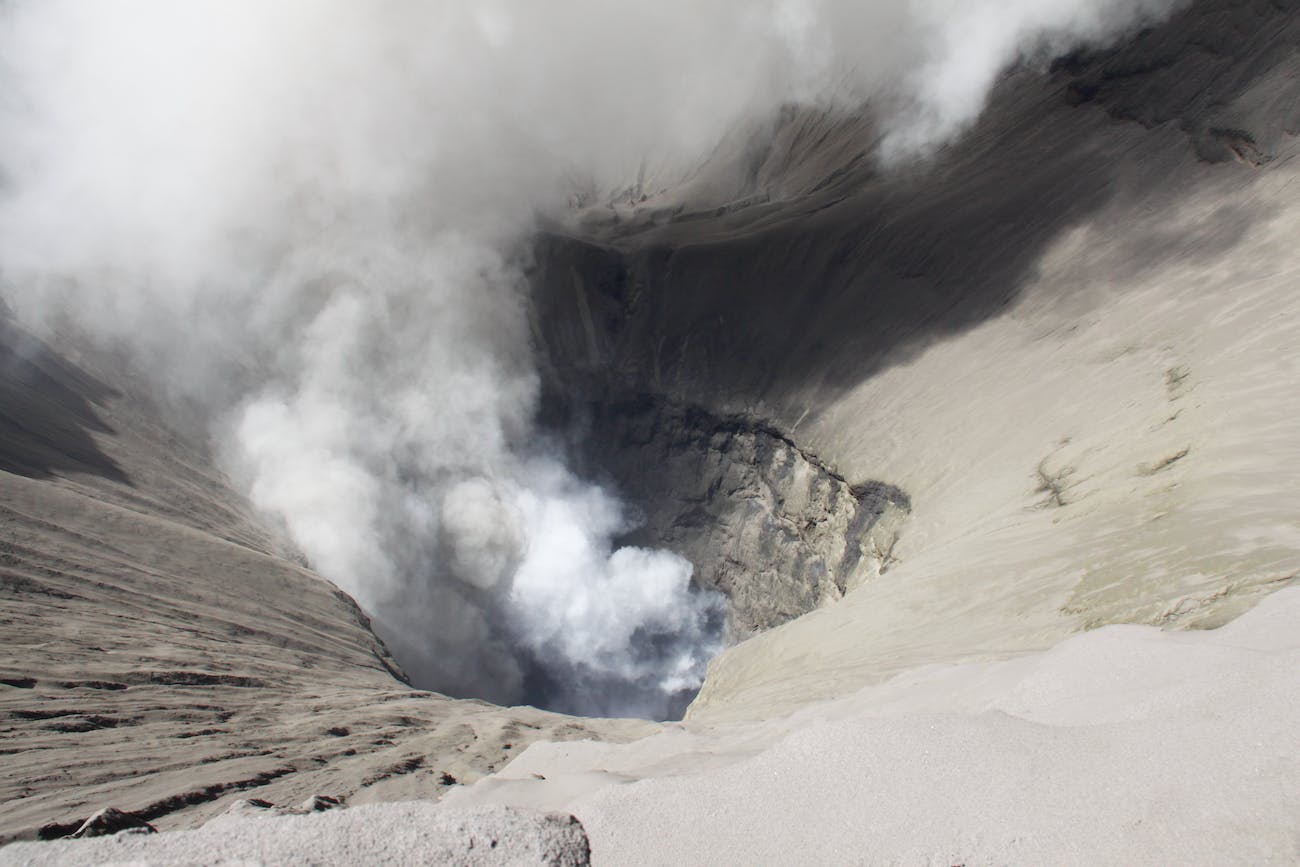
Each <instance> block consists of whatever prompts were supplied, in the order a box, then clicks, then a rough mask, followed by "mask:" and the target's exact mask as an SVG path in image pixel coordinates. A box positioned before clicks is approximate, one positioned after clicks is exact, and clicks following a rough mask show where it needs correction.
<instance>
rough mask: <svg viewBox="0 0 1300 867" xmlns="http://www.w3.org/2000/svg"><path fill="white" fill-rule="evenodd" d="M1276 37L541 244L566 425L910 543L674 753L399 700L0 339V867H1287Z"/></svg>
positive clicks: (1101, 58) (1292, 833)
mask: <svg viewBox="0 0 1300 867" xmlns="http://www.w3.org/2000/svg"><path fill="white" fill-rule="evenodd" d="M1296 12H1297V4H1295V3H1276V2H1272V3H1271V2H1263V0H1257V2H1241V3H1212V2H1200V3H1195V4H1192V5H1191V6H1190V7H1189V8H1188V9H1187V11H1186V12H1184V13H1182V14H1180V15H1178V16H1175V17H1174V18H1173V19H1172V20H1171V21H1170V22H1168V23H1167V24H1165V25H1162V26H1160V27H1158V28H1155V29H1153V30H1152V31H1150V32H1148V33H1146V34H1144V35H1142V36H1140V37H1138V38H1136V39H1135V40H1133V41H1132V42H1131V43H1130V44H1128V45H1126V46H1124V47H1122V48H1119V49H1116V50H1113V51H1108V52H1104V53H1101V54H1099V55H1096V56H1080V57H1077V58H1073V59H1071V61H1069V62H1066V63H1062V64H1058V65H1057V67H1056V68H1055V69H1054V70H1052V71H1051V72H1050V73H1043V72H1042V71H1040V70H1031V69H1024V70H1018V71H1015V72H1013V73H1012V74H1010V75H1009V76H1008V77H1007V78H1006V79H1005V80H1004V81H1003V82H1002V84H1001V85H1000V86H999V88H998V92H997V93H996V94H995V97H994V101H993V104H992V105H991V106H990V108H989V110H988V111H987V112H986V114H985V116H984V118H983V119H982V120H981V122H980V124H979V126H978V127H977V128H976V129H974V130H972V131H971V132H970V133H969V134H968V135H967V136H965V137H964V138H963V139H962V140H961V141H960V142H958V143H956V144H954V145H952V146H950V147H948V148H946V149H945V150H944V151H942V152H941V153H939V154H937V155H936V156H935V157H934V158H933V160H932V161H931V162H930V163H929V164H927V165H926V166H925V167H921V168H909V169H904V170H899V171H895V172H890V173H882V172H881V170H880V169H879V168H878V167H876V166H875V165H874V164H873V163H872V161H871V160H869V159H864V158H860V157H859V156H858V154H860V153H861V152H862V151H864V150H865V149H867V148H869V147H870V145H871V143H872V142H873V135H874V132H873V129H872V126H871V123H870V120H869V119H864V118H834V117H826V116H824V115H819V114H815V113H811V112H803V113H791V114H790V115H789V116H788V117H787V118H785V121H784V123H783V125H782V126H780V127H779V128H778V129H777V130H776V132H775V133H774V134H773V135H772V139H771V147H770V149H769V152H768V153H767V154H766V155H764V156H763V159H761V160H758V162H757V163H756V164H757V165H758V168H757V169H756V170H754V171H751V172H749V173H748V174H744V176H743V177H739V178H738V177H735V176H732V175H728V174H726V173H725V172H723V171H722V170H721V169H719V170H718V171H717V172H715V173H714V174H708V173H705V174H704V175H701V178H700V180H699V183H698V185H697V186H696V187H693V188H688V189H684V190H671V191H663V192H660V193H657V194H656V195H654V196H651V197H650V198H649V199H648V200H647V201H646V202H644V203H638V204H637V205H636V206H635V207H633V206H630V205H629V206H620V207H619V208H618V209H614V210H610V209H595V210H593V212H592V213H590V214H588V215H586V216H585V221H584V222H583V223H582V226H583V228H582V229H581V230H574V229H567V230H565V231H560V230H559V229H557V230H556V232H555V234H554V236H553V237H551V238H549V239H547V240H544V241H543V250H542V253H541V256H540V265H541V267H540V272H539V276H538V284H539V286H538V290H539V300H538V306H539V311H540V315H541V317H542V319H541V321H540V323H539V325H540V331H541V333H542V335H543V338H544V341H545V349H546V350H547V352H548V353H549V355H550V358H551V361H552V366H553V368H554V371H553V375H554V377H555V378H556V379H557V381H559V382H562V383H565V384H566V385H570V386H572V387H574V388H579V387H581V388H586V389H593V390H597V391H599V390H602V389H604V390H608V391H612V392H619V391H646V392H650V393H654V394H659V395H663V396H664V397H666V398H669V399H671V400H674V401H678V402H680V403H683V404H695V405H701V406H704V407H707V408H709V409H710V410H712V411H715V412H718V413H729V414H737V415H743V416H747V417H751V418H757V419H762V420H764V421H765V422H766V423H769V424H771V425H772V426H773V427H774V428H776V429H778V430H780V431H782V432H783V433H784V434H785V435H786V436H788V437H790V438H791V440H792V441H794V442H796V443H797V444H798V445H799V446H800V447H801V448H802V449H805V450H806V451H807V452H808V453H809V454H813V455H816V456H817V457H818V458H819V459H820V460H821V461H823V462H824V463H825V464H826V465H828V466H831V467H834V468H836V469H837V470H838V471H839V472H840V473H842V474H843V475H844V477H845V478H846V479H847V480H848V481H849V482H851V483H859V482H865V481H868V480H883V481H885V482H888V483H890V484H893V485H896V486H897V487H898V488H900V489H901V490H903V491H905V492H906V493H907V494H908V496H909V498H910V500H911V504H912V515H911V518H910V520H909V522H908V523H907V524H906V525H904V526H903V528H902V530H901V535H900V537H899V540H898V543H897V545H896V546H895V548H894V550H893V551H892V552H891V556H890V557H889V558H887V560H888V562H884V563H883V564H882V565H883V567H884V568H882V570H880V571H879V572H878V574H874V575H872V576H870V577H869V578H868V580H866V581H865V583H863V584H862V585H861V586H860V587H858V588H856V589H854V590H852V591H851V592H849V593H848V594H847V595H846V596H845V598H844V599H843V600H841V601H839V602H836V603H834V604H831V605H828V606H827V607H824V608H821V609H819V610H817V611H814V612H812V613H811V614H808V615H805V616H804V617H801V618H799V619H798V620H795V621H793V622H790V623H788V624H786V625H784V626H781V627H779V628H776V629H773V630H771V631H769V632H766V633H763V634H761V635H758V636H756V637H754V638H752V639H750V640H748V641H745V642H744V643H742V644H739V645H737V646H735V647H733V648H731V649H729V650H728V651H726V652H725V653H724V654H723V655H722V656H721V657H719V658H718V659H717V660H715V661H714V663H713V664H712V666H711V668H710V673H709V678H708V680H707V681H706V683H705V686H704V689H703V691H702V693H701V695H700V697H699V698H698V699H697V700H696V702H695V704H694V705H693V706H692V708H691V711H690V713H689V715H688V719H687V721H686V722H684V723H681V724H664V725H653V724H649V723H640V722H631V721H625V722H617V721H597V720H574V719H568V718H564V717H559V716H556V715H553V714H546V713H542V712H540V711H535V710H532V709H517V708H516V709H502V708H495V707H491V706H489V705H486V704H483V703H479V702H467V701H453V700H450V699H446V698H444V697H441V696H436V695H432V694H428V693H421V692H417V691H413V690H411V689H410V688H408V687H407V686H405V685H404V684H403V683H402V682H401V681H400V680H399V679H398V677H397V675H396V674H395V671H396V667H395V663H394V662H393V661H392V660H391V659H389V658H388V655H387V653H386V651H385V650H384V649H383V647H382V645H381V644H380V643H379V642H378V641H377V640H376V639H375V638H374V637H373V635H372V634H371V633H370V631H369V629H368V628H367V625H366V623H365V621H364V618H363V617H362V615H361V614H360V612H358V611H357V609H356V607H355V606H354V605H353V604H351V602H350V601H349V600H348V599H347V598H346V597H345V596H343V595H342V594H340V593H339V592H338V591H336V590H334V589H333V588H332V587H331V586H330V585H328V584H327V583H326V582H324V581H323V580H321V579H320V578H319V577H317V576H315V575H314V574H312V573H311V572H310V571H308V570H306V569H304V568H301V567H300V566H298V565H296V564H295V562H294V561H293V559H292V555H291V553H290V552H287V551H285V550H284V549H283V548H282V547H281V546H280V545H279V543H277V542H276V541H275V540H274V539H273V538H272V537H271V536H270V535H268V534H267V533H266V532H264V531H262V530H260V529H259V527H258V522H257V520H256V518H255V517H253V516H251V515H250V514H249V512H248V510H247V507H246V506H245V505H244V504H243V502H242V501H241V500H240V499H239V498H238V497H237V496H235V495H234V494H232V493H231V492H230V490H229V488H228V487H227V484H226V483H225V482H224V480H222V479H221V478H220V476H219V475H218V474H216V473H215V472H213V471H212V470H211V468H210V467H211V464H210V461H209V460H208V459H207V458H206V457H205V456H204V455H203V453H202V451H201V450H197V449H194V448H193V447H192V446H191V445H189V444H187V441H186V439H185V438H182V437H178V436H176V435H173V434H171V433H168V431H167V430H166V429H165V427H164V426H163V425H161V424H160V423H159V422H158V415H157V413H155V412H154V411H153V410H152V409H151V408H150V405H149V403H148V402H147V401H146V400H145V399H144V398H143V397H141V396H140V395H138V394H133V393H132V392H131V387H130V382H129V381H127V380H123V379H121V374H120V372H114V370H113V368H112V366H111V365H105V364H101V363H100V362H99V361H92V360H90V359H86V358H82V357H80V356H77V355H76V353H75V352H74V351H73V348H72V347H73V346H74V345H75V344H74V343H73V342H71V341H68V343H67V345H63V344H60V346H58V347H57V349H55V348H51V347H47V346H44V345H40V344H36V343H33V342H32V339H30V338H27V337H23V336H22V335H21V334H20V333H19V332H18V331H17V330H16V327H15V326H12V325H8V324H6V325H5V326H4V328H5V333H4V335H3V336H4V341H3V342H4V344H5V346H7V347H9V357H7V358H6V359H5V360H4V364H3V368H2V372H3V377H2V380H3V389H4V392H3V395H4V398H5V399H4V403H3V404H2V405H0V418H2V419H3V425H0V461H2V462H0V467H3V469H4V470H5V472H3V473H0V507H2V511H0V516H2V520H3V522H4V532H3V535H2V536H0V545H3V546H4V547H3V560H0V581H3V588H4V590H3V592H4V594H5V604H4V609H3V615H2V616H3V622H2V623H0V628H2V629H3V634H4V639H5V640H4V643H3V646H2V647H0V669H2V671H0V678H2V679H3V680H4V682H5V684H7V685H5V686H0V714H3V716H2V717H0V719H2V722H0V726H2V728H0V741H2V743H0V749H2V750H3V751H4V752H5V756H4V759H5V774H4V775H3V779H0V801H2V802H3V805H2V806H0V833H3V834H4V835H6V836H7V837H9V838H14V837H20V836H32V835H34V834H35V833H36V831H37V830H38V829H39V828H40V827H41V826H42V825H44V824H46V823H49V822H58V823H68V824H70V823H75V822H78V821H79V820H81V819H84V818H85V817H86V816H88V815H89V814H90V813H92V812H93V811H95V810H96V809H98V808H100V807H103V806H107V805H110V804H111V805H113V806H117V807H119V808H121V809H125V810H132V811H137V812H141V813H142V814H143V815H145V816H146V817H148V818H149V819H150V820H151V821H153V822H155V824H157V825H158V826H159V827H160V828H163V829H166V828H180V827H194V826H196V825H198V824H200V823H202V822H203V821H205V820H207V819H208V818H210V817H212V816H214V815H216V814H218V813H221V812H222V811H224V810H226V809H227V808H229V806H230V805H231V804H232V803H233V802H234V801H235V800H236V799H239V798H249V797H257V798H263V799H265V800H267V801H271V802H274V803H277V804H296V803H299V802H301V801H302V800H304V799H305V798H307V797H308V796H311V795H316V794H321V795H330V796H334V797H340V798H343V799H345V800H346V801H347V803H349V804H356V803H364V802H366V801H382V800H409V799H433V798H442V799H444V800H445V801H449V802H450V803H452V804H460V805H475V804H510V805H516V806H522V807H540V808H543V809H546V810H562V811H565V812H572V813H573V814H574V815H576V816H578V817H579V819H581V820H582V822H583V824H584V826H585V828H586V830H587V833H588V834H589V836H590V838H591V841H592V854H593V858H594V859H595V860H596V861H597V862H598V863H656V862H659V863H669V862H675V863H681V862H686V863H843V862H866V863H933V864H957V863H964V864H968V865H975V864H1008V863H1020V864H1041V863H1117V862H1122V863H1152V864H1155V863H1170V862H1177V863H1231V862H1236V863H1270V862H1271V863H1295V862H1296V861H1298V860H1300V820H1298V819H1297V814H1296V811H1295V805H1296V804H1297V803H1300V790H1298V788H1297V786H1298V782H1297V781H1300V765H1298V761H1300V742H1298V741H1297V734H1296V732H1297V729H1296V726H1295V722H1296V719H1297V716H1298V714H1297V711H1300V678H1297V677H1296V676H1295V672H1296V671H1297V662H1300V659H1298V658H1297V651H1298V647H1300V645H1298V644H1297V638H1296V636H1297V635H1300V632H1297V630H1296V628H1295V627H1296V623H1297V618H1298V617H1300V595H1298V594H1300V591H1297V590H1294V589H1287V588H1288V586H1289V585H1292V584H1294V583H1296V581H1297V578H1300V497H1297V496H1296V491H1297V490H1300V388H1298V387H1297V386H1298V385H1300V348H1298V347H1300V294H1297V293H1296V291H1295V286H1296V283H1297V280H1300V258H1297V255H1296V247H1295V239H1296V238H1297V237H1300V207H1297V205H1296V198H1295V189H1297V187H1296V181H1297V180H1298V179H1300V177H1298V175H1300V170H1298V169H1297V162H1296V159H1295V157H1296V155H1297V147H1296V138H1295V136H1296V134H1297V132H1300V75H1297V71H1300V56H1298V54H1297V51H1298V49H1297V45H1300V34H1298V32H1297V28H1298V27H1300V16H1297V15H1296ZM730 164H731V163H730V162H729V161H728V159H727V155H726V154H721V155H720V156H719V158H718V165H719V166H726V165H730ZM752 165H753V164H751V166H752ZM728 201H732V202H733V204H732V205H731V206H727V205H726V203H727V202H728ZM719 202H722V204H721V205H720V204H719ZM611 215H615V216H617V220H616V221H615V220H614V219H613V218H612V216H611ZM620 269H621V271H622V273H623V274H624V275H625V278H626V285H627V286H628V287H630V289H631V290H634V291H629V292H627V293H623V294H619V293H610V292H607V291H604V290H602V288H601V287H602V286H604V285H606V284H605V283H602V281H601V279H600V277H601V275H602V274H607V273H612V272H617V271H619V270H620ZM575 274H576V275H577V276H578V279H574V275H575ZM583 311H585V315H583ZM19 347H21V349H20V348H19ZM1270 594H1272V595H1270ZM1261 600H1263V601H1262V602H1261ZM1243 615H1244V616H1243ZM1123 624H1128V625H1123ZM1225 624H1226V625H1225ZM1180 630H1210V631H1191V632H1187V631H1180ZM638 738H639V740H636V739H638ZM627 741H633V742H632V743H618V742H627ZM507 744H508V745H509V747H507ZM529 744H532V746H529ZM525 747H527V749H526V750H525ZM521 751H524V753H523V755H522V757H521V758H519V759H516V760H515V761H514V762H513V763H510V764H507V763H508V762H510V759H511V758H512V757H514V756H516V755H518V754H519V753H520V752H521ZM444 774H447V775H450V776H451V777H454V778H455V783H448V782H447V781H446V778H445V777H444ZM535 775H540V776H542V777H544V778H545V779H538V778H537V776H535ZM485 776H486V779H484V777H485ZM475 781H478V782H477V784H476V785H473V786H468V787H467V786H464V785H461V784H464V783H474V782H475ZM449 792H450V793H451V794H450V795H449V794H448V793H449ZM393 809H394V810H407V811H409V810H411V809H419V808H412V807H401V808H393ZM438 809H443V808H438ZM391 815H392V816H394V817H399V816H401V815H406V814H404V813H393V814H391ZM241 821H246V822H247V824H240V825H238V826H237V827H238V830H233V829H232V826H229V825H227V826H225V829H223V830H222V833H226V834H229V835H231V836H232V837H235V836H241V837H242V836H244V835H249V834H255V831H254V830H253V829H255V828H257V827H268V826H258V825H257V824H256V823H257V822H269V821H272V820H269V819H256V820H241ZM274 821H277V822H278V821H284V822H306V821H314V820H313V819H283V820H279V819H277V820H274ZM375 821H376V823H377V824H378V823H380V822H381V821H382V820H379V819H376V820H375ZM520 821H529V820H525V819H521V820H520ZM72 827H75V825H72ZM320 827H321V828H324V827H326V826H325V825H324V824H322V825H320ZM69 830H71V827H70V828H69ZM215 832H216V828H215V827H214V828H213V833H215ZM77 845H79V846H81V845H84V846H89V845H92V844H89V843H86V844H77ZM115 845H116V844H115ZM120 845H122V846H124V847H125V846H128V845H129V846H130V847H133V848H132V851H135V850H134V847H135V846H137V845H140V846H155V845H162V846H166V845H167V843H166V840H165V839H160V840H158V841H157V842H155V841H153V840H144V839H143V838H139V839H137V840H131V841H129V843H122V844H120ZM374 845H375V847H376V848H375V849H373V850H367V851H366V852H364V853H359V854H358V859H359V860H370V861H381V860H384V859H386V858H387V857H389V856H390V855H391V854H392V853H391V852H387V851H385V850H384V849H383V848H382V847H383V846H384V840H383V839H382V838H380V839H378V840H376V841H375V843H374ZM38 851H40V850H32V849H29V848H27V846H26V845H25V844H24V845H22V846H11V847H6V848H5V849H0V861H6V862H10V863H24V859H25V858H28V857H39V856H37V855H29V854H27V853H31V852H38ZM69 851H72V850H69ZM75 851H85V852H87V853H89V851H90V850H88V849H87V850H75ZM99 851H109V850H97V851H96V853H95V854H87V855H86V856H85V857H86V858H88V859H89V858H100V857H109V856H107V855H104V856H101V855H100V854H98V852H99ZM146 851H147V852H155V851H156V852H159V853H164V854H156V855H148V856H147V857H151V858H167V857H172V856H171V855H168V854H165V852H166V850H153V849H141V850H140V852H142V853H143V852H146ZM240 851H244V850H240ZM69 857H70V858H72V857H80V856H69ZM132 857H135V856H134V855H133V856H132ZM231 857H236V855H235V854H234V850H232V852H231ZM238 857H264V858H271V859H275V858H278V857H280V856H279V855H265V854H262V855H247V856H244V855H240V856H238Z"/></svg>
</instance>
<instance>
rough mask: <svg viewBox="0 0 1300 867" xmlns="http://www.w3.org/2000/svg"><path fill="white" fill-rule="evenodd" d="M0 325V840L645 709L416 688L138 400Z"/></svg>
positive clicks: (374, 795) (297, 794)
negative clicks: (584, 711) (498, 699)
mask: <svg viewBox="0 0 1300 867" xmlns="http://www.w3.org/2000/svg"><path fill="white" fill-rule="evenodd" d="M0 338H3V341H2V344H0V345H3V346H4V347H5V349H6V350H7V352H6V355H5V357H4V359H3V365H2V366H0V374H2V375H0V388H2V389H3V394H4V402H3V404H0V420H2V421H0V466H4V467H5V470H7V471H0V592H3V599H4V604H3V609H2V610H0V634H2V635H3V640H2V641H0V754H2V755H3V767H4V772H3V774H0V838H3V837H9V838H13V837H31V836H34V835H35V834H36V833H37V832H38V831H39V830H40V829H41V827H42V826H45V825H47V824H50V823H54V824H55V825H57V826H61V830H62V833H67V831H70V830H71V829H72V827H75V825H76V824H79V823H80V820H82V819H85V818H86V817H87V816H88V815H90V814H91V813H93V812H95V811H96V810H98V809H100V808H101V807H105V806H115V807H118V808H120V809H124V810H130V811H133V812H136V813H138V814H140V815H142V816H143V817H145V818H147V819H148V820H149V821H151V822H153V823H154V824H155V825H157V826H158V827H160V828H164V829H165V828H169V827H188V826H193V825H194V824H195V823H197V822H201V821H202V820H203V819H205V818H207V817H209V816H211V815H214V814H216V813H220V812H222V811H223V810H224V809H225V808H226V806H227V805H228V804H229V803H230V802H231V801H233V800H235V799H237V798H240V797H259V798H263V799H266V800H269V801H271V802H274V803H278V804H297V803H300V802H302V801H303V800H304V799H306V798H308V797H310V796H313V795H327V796H330V797H334V798H339V799H343V800H346V801H347V802H349V803H354V804H356V803H365V802H368V801H372V800H397V799H406V798H415V797H430V798H432V797H437V796H438V795H439V794H440V793H441V792H443V791H445V790H446V789H447V788H448V787H449V786H454V785H458V784H463V783H470V782H473V781H474V780H475V779H476V778H477V777H479V776H481V775H482V774H484V773H487V772H489V771H491V770H493V769H495V768H497V767H500V766H501V765H502V764H504V763H505V762H506V761H508V760H509V758H510V757H511V755H512V751H514V750H518V749H521V748H522V747H523V746H524V745H526V744H527V743H529V742H530V741H531V740H533V739H534V738H537V737H548V738H551V737H559V738H568V737H590V736H592V735H593V734H594V733H596V732H597V731H600V732H601V733H608V734H607V736H613V737H618V736H620V735H619V734H618V733H619V732H623V733H634V732H637V731H640V730H641V729H643V728H645V727H647V726H646V724H643V723H640V722H626V723H609V724H601V723H596V722H591V721H587V720H575V719H570V718H567V717H561V716H557V715H555V714H547V713H542V712H540V711H535V710H532V709H531V708H525V709H521V710H518V711H508V710H502V709H501V708H496V707H493V706H491V705H488V704H486V703H483V702H473V701H452V700H449V699H447V698H445V697H443V696H439V695H436V694H433V693H427V692H420V691H416V690H412V689H411V688H410V687H409V686H407V685H406V684H405V683H404V682H401V681H400V680H398V679H397V677H396V676H395V673H394V672H397V669H396V667H395V663H394V662H393V661H392V659H391V658H390V657H389V655H388V652H387V650H385V649H384V647H383V645H382V644H381V643H380V642H379V640H378V639H376V638H375V636H374V635H373V634H372V633H371V632H370V629H369V625H368V623H367V621H366V620H365V618H364V616H363V615H362V613H361V612H360V611H359V610H358V609H357V607H356V605H355V604H354V603H353V602H352V600H351V599H349V598H348V597H347V596H346V595H345V594H344V593H342V592H341V591H339V590H338V589H336V588H335V587H333V586H332V585H330V584H329V583H327V582H326V581H324V580H323V579H321V578H320V577H319V576H317V575H315V574H313V573H311V572H309V571H307V570H306V569H303V568H302V567H300V566H298V565H296V564H295V563H294V562H293V561H292V558H291V557H289V556H286V552H285V551H284V550H283V549H281V548H278V547H277V544H276V543H275V542H274V541H273V539H272V538H271V537H270V536H269V535H268V534H267V533H266V532H265V531H263V530H260V529H258V525H257V523H256V520H255V518H254V517H253V516H252V515H251V514H250V513H249V511H248V508H247V506H246V505H244V504H243V502H242V501H241V500H240V498H238V497H237V496H236V495H235V494H233V493H232V492H231V491H230V489H229V487H228V483H227V482H225V481H224V480H223V479H222V478H221V477H220V476H219V475H218V474H217V473H215V472H214V471H213V470H211V469H210V466H211V463H210V461H209V460H208V459H207V458H206V457H204V455H203V454H202V453H200V452H195V451H193V450H191V449H189V448H187V447H186V446H185V445H184V444H183V442H182V441H181V440H180V439H179V438H177V437H176V436H174V435H172V434H170V433H168V432H167V431H166V429H164V428H163V427H161V426H160V425H159V424H157V422H156V421H155V420H154V419H155V415H154V414H153V413H152V411H151V408H150V407H149V405H148V404H147V403H146V402H143V401H142V400H140V399H139V398H138V397H133V396H131V395H130V394H127V393H125V392H124V391H122V390H120V389H116V390H115V389H112V388H110V387H109V386H107V385H104V384H103V383H102V382H101V381H100V380H99V379H98V378H96V377H95V376H94V375H92V374H90V373H88V372H87V371H86V370H85V369H84V368H83V367H79V366H78V365H76V364H74V363H73V362H71V361H70V360H68V359H66V358H64V357H61V356H59V355H58V354H56V353H55V352H54V351H53V350H52V349H50V348H49V347H48V346H46V345H44V344H42V343H40V342H38V341H36V340H35V339H34V338H32V337H31V336H30V335H27V334H26V333H25V332H22V331H21V330H20V329H18V328H17V327H16V326H14V325H13V324H12V323H11V322H8V321H5V320H2V319H0ZM59 830H60V828H56V829H51V831H50V832H49V833H58V832H59Z"/></svg>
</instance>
